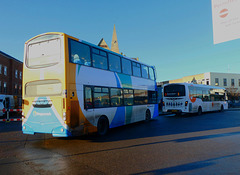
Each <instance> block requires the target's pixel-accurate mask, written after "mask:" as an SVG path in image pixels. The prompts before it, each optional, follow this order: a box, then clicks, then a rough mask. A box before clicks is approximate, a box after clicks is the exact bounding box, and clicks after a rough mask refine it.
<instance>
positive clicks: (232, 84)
mask: <svg viewBox="0 0 240 175" xmlns="http://www.w3.org/2000/svg"><path fill="white" fill-rule="evenodd" d="M231 86H233V87H234V86H235V83H234V79H231Z"/></svg>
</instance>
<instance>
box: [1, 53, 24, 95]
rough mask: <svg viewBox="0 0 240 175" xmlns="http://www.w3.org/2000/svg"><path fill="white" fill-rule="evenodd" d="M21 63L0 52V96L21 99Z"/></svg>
mask: <svg viewBox="0 0 240 175" xmlns="http://www.w3.org/2000/svg"><path fill="white" fill-rule="evenodd" d="M22 70H23V63H22V62H21V61H19V60H17V59H15V58H13V57H11V56H10V55H8V54H6V53H4V52H2V51H0V94H7V95H14V98H15V99H20V98H21V97H22Z"/></svg>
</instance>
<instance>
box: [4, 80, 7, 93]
mask: <svg viewBox="0 0 240 175" xmlns="http://www.w3.org/2000/svg"><path fill="white" fill-rule="evenodd" d="M3 93H5V94H6V93H7V83H6V82H4V84H3Z"/></svg>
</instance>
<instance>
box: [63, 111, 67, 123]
mask: <svg viewBox="0 0 240 175" xmlns="http://www.w3.org/2000/svg"><path fill="white" fill-rule="evenodd" d="M66 116H67V115H66V112H64V113H63V120H64V121H66V119H67V118H66Z"/></svg>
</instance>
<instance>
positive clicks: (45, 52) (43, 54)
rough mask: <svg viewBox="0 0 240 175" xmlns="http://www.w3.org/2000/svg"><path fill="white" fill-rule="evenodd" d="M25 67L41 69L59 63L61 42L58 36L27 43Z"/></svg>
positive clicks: (40, 38) (45, 37)
mask: <svg viewBox="0 0 240 175" xmlns="http://www.w3.org/2000/svg"><path fill="white" fill-rule="evenodd" d="M27 49H28V51H27V52H28V54H27V61H26V63H27V66H28V67H29V68H42V67H48V66H52V65H55V64H57V63H59V61H60V57H61V42H60V38H59V36H58V35H46V36H41V37H38V38H36V39H34V40H32V41H30V42H29V43H28V47H27Z"/></svg>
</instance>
